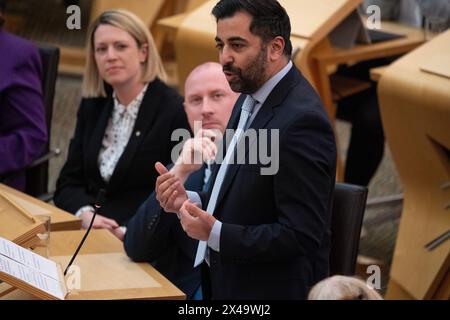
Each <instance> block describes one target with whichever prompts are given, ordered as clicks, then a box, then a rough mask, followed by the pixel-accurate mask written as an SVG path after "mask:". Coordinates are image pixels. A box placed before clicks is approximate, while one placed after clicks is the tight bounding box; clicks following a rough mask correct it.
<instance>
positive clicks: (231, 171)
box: [210, 66, 300, 209]
mask: <svg viewBox="0 0 450 320" xmlns="http://www.w3.org/2000/svg"><path fill="white" fill-rule="evenodd" d="M299 80H300V73H299V71H298V70H297V68H296V67H295V66H293V67H292V68H291V70H290V71H289V72H288V73H287V74H286V76H284V78H283V79H281V81H280V82H279V83H278V84H277V85H276V86H275V88H274V89H273V90H272V92H271V93H270V94H269V96H268V97H267V99H266V101H265V102H264V104H263V106H262V107H261V109H260V110H259V112H258V114H257V115H256V117H255V119H254V120H253V122H252V123H251V125H250V127H249V128H252V129H255V130H258V129H263V128H265V127H266V126H267V123H269V121H270V120H271V119H272V118H273V116H274V109H275V108H276V107H278V106H280V105H281V103H282V102H283V100H284V99H285V98H286V95H287V94H288V93H289V91H290V90H291V88H292V87H294V86H295V85H296V84H297V83H298V81H299ZM242 102H243V101H242ZM241 105H242V103H241V104H240V105H239V109H240V107H241ZM235 111H236V110H233V114H234V113H235ZM237 114H238V115H239V114H240V113H239V112H237ZM238 118H239V116H238ZM230 122H231V121H230ZM236 126H237V123H236V125H235V127H236ZM235 127H234V128H235ZM256 136H258V132H257V133H256ZM255 141H256V139H255V137H253V139H251V140H250V141H249V143H248V144H247V147H246V149H245V155H247V154H248V152H249V149H250V147H251V145H252V144H253V143H254V142H255ZM241 143H242V140H241ZM240 166H241V165H240V164H235V165H230V166H228V169H227V172H226V174H225V178H224V181H223V183H222V187H221V188H220V192H219V195H218V198H217V203H216V209H217V208H218V207H219V205H220V202H221V201H222V200H223V198H224V197H225V195H226V192H227V191H228V189H229V188H230V186H231V185H232V182H233V180H234V177H235V176H236V173H237V172H238V170H239V168H240ZM217 172H218V170H216V172H215V174H216V175H217ZM215 178H216V177H215V176H214V181H215ZM210 189H212V188H210Z"/></svg>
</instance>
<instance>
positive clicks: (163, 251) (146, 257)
mask: <svg viewBox="0 0 450 320" xmlns="http://www.w3.org/2000/svg"><path fill="white" fill-rule="evenodd" d="M204 174H205V173H204V169H201V170H198V171H197V172H194V173H193V174H192V175H190V176H189V179H187V181H186V183H185V187H186V189H187V190H192V191H200V190H202V187H203V178H204ZM124 247H125V251H126V253H127V254H128V256H129V257H130V258H131V259H132V260H134V261H136V262H143V261H148V262H152V263H153V266H154V267H155V268H156V269H157V270H158V271H159V272H161V273H162V274H163V275H164V276H165V277H166V278H167V279H169V280H170V281H171V282H172V283H173V284H175V285H176V286H177V287H178V288H179V289H180V290H182V291H183V292H184V293H186V296H187V298H188V299H191V298H192V297H193V295H194V294H195V292H196V290H197V288H198V287H199V285H200V282H201V274H200V267H197V268H194V258H195V253H196V251H197V247H198V240H194V239H192V238H190V237H189V236H188V235H187V234H186V233H185V232H184V231H183V229H182V227H181V224H180V221H179V220H178V218H177V216H176V214H173V213H166V212H165V211H164V210H162V209H161V207H160V206H159V202H158V201H157V200H156V198H155V193H154V192H153V193H152V194H151V195H150V197H149V198H148V199H147V200H146V201H145V202H144V203H143V204H142V206H141V207H140V208H139V210H138V211H137V213H136V214H135V215H134V217H133V218H132V219H131V220H130V221H129V222H128V225H127V232H126V234H125V239H124Z"/></svg>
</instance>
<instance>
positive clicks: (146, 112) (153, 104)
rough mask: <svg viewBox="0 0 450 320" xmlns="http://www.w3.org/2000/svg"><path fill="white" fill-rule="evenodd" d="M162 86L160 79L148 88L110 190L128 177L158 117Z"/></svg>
mask: <svg viewBox="0 0 450 320" xmlns="http://www.w3.org/2000/svg"><path fill="white" fill-rule="evenodd" d="M160 86H161V82H160V81H159V80H158V79H155V80H154V81H152V82H151V83H150V84H149V85H148V87H147V91H146V92H145V95H144V98H143V99H142V102H141V106H140V107H139V112H138V115H137V118H136V122H135V124H134V128H133V131H132V133H131V136H130V140H128V143H127V145H126V147H125V149H124V150H123V153H122V155H121V156H120V158H119V161H118V162H117V165H116V168H115V169H114V172H113V174H112V176H111V179H110V181H109V185H110V188H114V186H116V185H120V183H121V182H122V181H123V179H124V178H125V177H126V176H127V172H128V168H129V167H130V166H131V165H132V160H133V158H134V155H135V154H136V151H137V150H138V148H139V146H140V145H141V143H142V141H143V140H144V138H145V137H146V135H147V132H148V130H150V128H151V126H152V124H153V122H154V119H155V117H156V116H157V114H156V113H157V109H158V108H157V106H158V105H159V104H160V103H161V95H160V94H159V92H161V91H162V90H161V89H160V88H159V87H160Z"/></svg>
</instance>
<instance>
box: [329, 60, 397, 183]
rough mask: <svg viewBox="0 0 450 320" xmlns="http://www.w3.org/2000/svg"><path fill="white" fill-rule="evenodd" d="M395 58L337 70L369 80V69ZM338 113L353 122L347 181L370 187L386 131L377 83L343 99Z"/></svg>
mask: <svg viewBox="0 0 450 320" xmlns="http://www.w3.org/2000/svg"><path fill="white" fill-rule="evenodd" d="M394 59H395V58H383V59H376V60H371V61H364V62H361V63H358V64H356V65H354V66H351V67H347V66H340V67H339V69H338V71H337V73H338V74H340V75H345V76H350V77H354V78H357V79H360V80H364V81H370V73H369V71H370V69H371V68H374V67H378V66H382V65H386V64H389V63H391V62H392V61H393V60H394ZM336 116H337V118H338V119H341V120H345V121H349V122H350V123H351V124H352V132H351V138H350V144H349V147H348V152H347V160H346V163H345V176H344V180H345V182H347V183H352V184H357V185H362V186H367V185H368V184H369V183H370V180H371V179H372V177H373V176H374V175H375V172H376V171H377V169H378V166H379V165H380V163H381V160H382V159H383V154H384V131H383V125H382V123H381V116H380V110H379V106H378V97H377V90H376V83H375V82H372V87H371V88H369V89H367V90H365V91H363V92H360V93H357V94H355V95H352V96H350V97H347V98H344V99H341V100H340V101H339V102H338V106H337V113H336Z"/></svg>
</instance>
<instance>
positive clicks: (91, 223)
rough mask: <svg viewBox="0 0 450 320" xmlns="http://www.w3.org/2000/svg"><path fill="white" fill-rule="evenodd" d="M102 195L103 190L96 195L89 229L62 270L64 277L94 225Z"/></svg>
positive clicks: (101, 203)
mask: <svg viewBox="0 0 450 320" xmlns="http://www.w3.org/2000/svg"><path fill="white" fill-rule="evenodd" d="M104 195H105V190H103V189H100V190H99V192H98V195H97V200H95V204H94V214H93V215H92V219H91V222H90V223H89V227H88V228H87V230H86V233H85V234H84V236H83V239H82V240H81V242H80V244H79V245H78V248H77V250H75V253H74V254H73V256H72V259H70V262H69V264H68V265H67V267H66V270H64V275H66V274H67V271H68V270H69V268H70V266H71V265H72V263H73V262H74V261H75V258H76V257H77V255H78V252H79V251H80V249H81V247H82V246H83V244H84V241H85V240H86V238H87V236H88V234H89V232H90V231H91V228H92V225H93V224H94V220H95V216H96V215H97V213H98V212H99V211H100V208H101V207H102V205H103V199H104Z"/></svg>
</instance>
